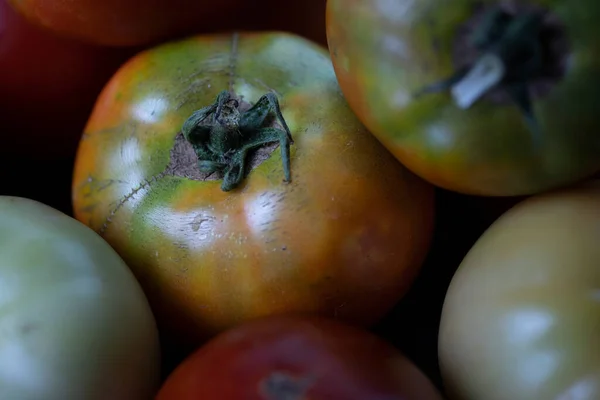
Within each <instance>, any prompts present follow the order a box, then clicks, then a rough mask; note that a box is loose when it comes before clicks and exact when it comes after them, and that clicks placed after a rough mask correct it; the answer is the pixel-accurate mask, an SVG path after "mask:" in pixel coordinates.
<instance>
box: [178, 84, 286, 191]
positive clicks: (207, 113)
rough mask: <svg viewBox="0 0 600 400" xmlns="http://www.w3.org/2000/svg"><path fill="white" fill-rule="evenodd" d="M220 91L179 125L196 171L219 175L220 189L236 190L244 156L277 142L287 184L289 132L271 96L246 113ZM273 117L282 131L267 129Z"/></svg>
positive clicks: (235, 100) (233, 99)
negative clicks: (212, 100) (271, 116)
mask: <svg viewBox="0 0 600 400" xmlns="http://www.w3.org/2000/svg"><path fill="white" fill-rule="evenodd" d="M240 105H241V104H240V102H239V101H238V100H237V99H235V98H234V97H233V95H232V94H231V93H230V92H229V91H227V90H224V91H222V92H221V93H219V95H218V96H217V98H216V100H215V102H214V103H213V104H212V105H210V106H207V107H204V108H202V109H200V110H198V111H196V112H194V113H193V114H192V115H191V116H190V117H189V118H188V119H187V120H186V121H185V123H184V124H183V127H182V129H181V130H182V133H183V136H184V137H185V139H186V140H187V141H188V142H189V143H190V144H191V145H192V147H193V148H194V151H195V152H196V155H197V157H198V168H199V170H200V171H201V172H205V173H209V174H212V173H215V172H216V173H223V174H224V175H223V182H222V184H221V189H222V190H223V191H225V192H227V191H230V190H232V189H234V188H236V187H237V186H238V185H239V184H240V182H241V181H242V180H243V178H244V174H245V170H246V161H247V158H248V153H249V152H250V151H252V150H255V149H257V148H259V147H262V146H264V145H266V144H269V143H273V142H279V144H280V149H281V159H282V162H283V171H284V175H285V182H289V181H290V180H291V173H290V145H291V144H293V143H294V141H293V139H292V135H291V133H290V129H289V128H288V126H287V123H286V122H285V119H284V118H283V115H282V114H281V110H280V107H279V101H278V100H277V96H275V94H273V93H267V94H265V95H264V96H262V97H261V98H260V99H258V101H257V102H256V104H254V105H253V106H252V107H250V108H249V109H247V110H245V111H242V110H240ZM271 113H272V114H274V115H275V117H277V120H278V121H279V123H280V124H281V126H282V127H283V129H279V128H275V127H270V126H267V117H268V116H269V114H271Z"/></svg>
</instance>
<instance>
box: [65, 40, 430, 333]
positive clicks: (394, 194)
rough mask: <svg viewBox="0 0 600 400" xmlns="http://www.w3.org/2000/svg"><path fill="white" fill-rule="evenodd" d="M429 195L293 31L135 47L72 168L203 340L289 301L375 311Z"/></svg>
mask: <svg viewBox="0 0 600 400" xmlns="http://www.w3.org/2000/svg"><path fill="white" fill-rule="evenodd" d="M433 194H434V192H433V187H432V186H431V185H429V184H427V183H425V182H424V181H423V180H421V179H420V178H418V177H416V176H415V175H414V174H412V173H411V172H409V171H408V170H407V169H406V168H404V167H403V166H402V165H401V164H400V163H399V162H398V161H397V160H396V159H395V158H394V157H393V156H392V155H391V154H389V152H388V151H387V150H386V149H385V148H384V147H383V146H382V145H381V144H380V143H378V142H377V140H376V139H375V138H374V137H373V136H372V135H371V134H369V132H368V131H367V130H366V129H365V128H364V127H363V126H362V125H361V124H360V122H359V121H358V120H357V119H356V117H355V116H354V115H353V113H352V111H351V110H350V109H349V108H348V106H347V104H346V102H345V100H344V98H343V96H342V94H341V92H340V90H339V86H338V85H337V82H336V78H335V74H334V71H333V68H332V65H331V60H330V58H329V55H328V53H327V51H326V49H324V48H322V47H320V46H318V45H315V44H314V43H311V42H310V41H307V40H305V39H303V38H300V37H298V36H295V35H290V34H285V33H279V32H271V33H268V32H262V33H245V34H237V33H233V34H218V35H206V36H195V37H190V38H188V39H185V40H182V41H176V42H171V43H167V44H164V45H161V46H158V47H155V48H152V49H149V50H147V51H145V52H142V53H140V54H139V55H138V56H136V57H135V58H133V59H131V60H130V61H129V62H128V63H126V64H125V65H124V66H123V67H122V68H121V69H120V71H118V73H117V74H116V75H115V76H114V77H113V78H112V79H111V81H110V82H109V83H108V84H107V86H106V87H105V89H104V91H103V93H102V94H101V95H100V97H99V99H98V101H97V103H96V106H95V109H94V111H93V113H92V115H91V117H90V119H89V121H88V124H87V127H86V129H85V132H84V134H83V137H82V140H81V143H80V146H79V150H78V154H77V160H76V163H75V173H74V179H73V203H74V212H75V216H76V218H77V219H78V220H80V221H82V222H83V223H85V224H87V225H88V226H90V227H91V228H92V229H94V230H95V231H96V232H98V233H99V234H100V235H102V237H103V238H105V239H106V240H107V241H108V242H109V243H110V244H111V245H112V246H113V247H114V248H115V249H116V250H117V251H118V252H119V254H120V255H121V256H122V257H123V258H124V259H125V261H126V262H127V263H128V265H129V266H130V267H131V268H132V270H133V271H134V273H135V274H136V277H137V278H138V279H139V281H140V282H141V284H142V286H143V287H144V289H145V291H146V293H147V295H148V296H149V299H150V301H151V304H152V306H153V309H154V311H155V314H156V315H157V318H158V319H159V325H161V327H162V328H163V329H164V330H165V331H169V332H171V333H172V334H173V335H174V337H178V338H180V339H181V338H184V337H185V338H186V339H189V340H191V341H192V342H194V343H197V341H198V340H203V339H204V338H206V337H209V336H212V335H214V334H216V333H218V332H220V331H222V330H224V329H227V328H230V327H232V326H234V325H236V324H238V323H241V322H243V321H246V320H248V319H250V318H254V317H259V316H266V315H272V314H280V313H290V312H309V313H314V314H318V315H324V316H332V317H336V318H339V319H341V320H343V321H349V322H352V323H357V324H361V325H370V324H372V323H374V322H376V321H377V320H379V319H380V318H381V317H382V316H383V315H384V314H385V313H387V312H388V311H389V310H390V309H391V307H392V306H393V305H394V304H395V303H396V302H397V301H398V300H399V299H400V298H401V297H402V296H403V294H404V293H405V292H406V291H407V289H408V288H409V286H410V285H411V283H412V281H413V279H414V277H415V276H416V274H417V273H418V270H419V269H420V266H421V264H422V262H423V260H424V257H425V255H426V252H427V250H428V247H429V243H430V239H431V234H432V229H433V214H434V207H433V202H434V197H433ZM181 340H184V339H181Z"/></svg>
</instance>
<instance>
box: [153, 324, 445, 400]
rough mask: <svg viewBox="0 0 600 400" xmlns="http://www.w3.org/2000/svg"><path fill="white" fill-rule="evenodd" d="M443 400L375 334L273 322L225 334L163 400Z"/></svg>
mask: <svg viewBox="0 0 600 400" xmlns="http://www.w3.org/2000/svg"><path fill="white" fill-rule="evenodd" d="M200 398H201V399H206V400H213V399H214V400H229V399H232V400H233V399H246V400H254V399H256V400H263V399H310V400H325V399H327V400H338V399H339V400H354V399H356V400H359V399H360V400H363V399H369V400H384V399H385V400H387V399H406V400H441V399H442V397H441V396H440V395H439V393H438V392H437V390H436V389H435V387H434V386H433V384H432V383H431V382H430V381H429V380H428V379H427V377H426V376H425V375H424V374H423V373H422V372H421V371H420V370H419V369H418V368H417V367H416V366H415V365H414V364H412V362H410V361H409V360H408V359H407V358H405V357H404V356H403V355H402V354H400V353H399V352H398V351H397V350H396V349H395V348H393V347H392V346H391V345H389V344H387V343H386V342H384V341H382V340H381V339H379V338H378V337H377V336H375V335H373V334H372V333H369V332H366V331H362V330H358V329H356V328H353V327H350V326H346V325H343V324H340V323H338V322H334V321H332V320H326V319H320V318H319V319H318V318H307V317H275V318H274V317H270V318H264V319H260V320H257V321H252V322H250V323H246V324H244V325H242V326H238V327H236V328H234V329H232V330H230V331H228V332H225V333H223V334H221V335H220V336H218V337H216V338H215V339H213V340H212V341H210V342H209V343H208V344H206V345H205V346H203V347H201V348H200V349H199V350H197V351H196V352H195V353H194V354H192V355H191V356H190V357H188V358H187V359H186V360H185V361H184V362H183V363H182V364H180V365H179V366H178V367H177V369H176V370H175V371H174V372H173V373H172V374H171V375H170V376H169V377H168V378H167V380H166V382H165V384H164V385H163V387H162V388H161V390H160V392H159V393H158V396H157V397H156V400H192V399H200Z"/></svg>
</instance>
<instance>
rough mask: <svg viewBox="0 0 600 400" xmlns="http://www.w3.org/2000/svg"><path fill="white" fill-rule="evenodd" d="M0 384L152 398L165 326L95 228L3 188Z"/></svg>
mask: <svg viewBox="0 0 600 400" xmlns="http://www.w3.org/2000/svg"><path fill="white" fill-rule="evenodd" d="M0 284H1V286H2V290H1V291H0V293H1V295H0V332H2V334H1V335H0V393H2V398H6V399H22V400H29V399H31V400H33V399H42V398H43V399H47V400H55V399H56V400H58V399H61V400H62V399H74V398H77V399H86V400H92V399H109V398H110V399H115V400H119V399H123V400H125V399H127V400H134V399H140V400H141V399H148V398H150V397H151V396H153V395H154V394H155V392H156V390H157V389H158V383H159V382H158V379H159V367H160V362H159V356H160V354H159V346H158V334H157V330H156V325H155V321H154V318H153V316H152V313H151V311H150V307H149V304H148V302H147V300H146V298H145V296H144V294H143V292H142V290H141V288H140V286H139V284H138V283H137V282H136V280H135V278H134V277H133V275H132V274H131V272H130V270H129V269H128V268H127V266H126V265H125V263H124V262H123V260H122V259H121V258H119V256H118V255H117V254H116V253H115V251H114V250H113V249H111V248H110V246H109V245H108V244H107V243H106V242H104V241H103V240H102V239H101V238H100V237H99V236H98V235H97V234H96V233H94V232H93V231H92V230H91V229H89V228H87V227H85V226H84V225H82V224H80V223H79V222H77V221H76V220H74V219H73V218H71V217H68V216H67V215H65V214H62V213H61V212H59V211H56V210H55V209H53V208H50V207H48V206H46V205H44V204H42V203H38V202H36V201H33V200H29V199H26V198H20V197H9V196H0Z"/></svg>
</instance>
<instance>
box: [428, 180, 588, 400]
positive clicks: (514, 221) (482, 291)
mask: <svg viewBox="0 0 600 400" xmlns="http://www.w3.org/2000/svg"><path fill="white" fill-rule="evenodd" d="M599 242H600V182H595V183H591V184H590V185H586V186H582V187H574V188H571V189H569V190H563V191H556V192H552V193H547V194H544V195H537V196H533V197H530V198H529V199H527V200H525V201H523V202H522V203H519V204H518V205H517V206H515V207H514V208H512V209H511V210H509V211H508V212H506V213H505V214H504V215H502V216H501V217H500V218H499V219H498V220H497V221H496V222H494V224H492V226H491V227H490V228H489V229H488V230H487V231H486V232H485V233H484V234H483V236H481V238H480V239H479V240H478V241H477V243H476V244H475V245H474V246H473V248H472V249H471V250H470V251H469V253H468V254H467V256H466V257H465V259H464V260H463V262H462V263H461V265H460V267H459V268H458V271H457V272H456V274H455V276H454V278H453V279H452V282H451V284H450V287H449V289H448V292H447V294H446V299H445V302H444V307H443V311H442V319H441V326H440V331H439V357H440V368H441V372H442V376H443V378H444V386H445V387H446V389H447V392H448V395H449V396H450V398H451V399H453V400H479V399H486V400H505V399H515V400H516V399H518V400H540V399H557V400H562V399H565V400H566V399H582V400H588V399H589V400H592V399H598V398H600V375H599V374H598V371H600V353H599V352H598V350H597V349H598V346H599V345H600V331H599V329H600V307H599V294H600V247H599V246H598V243H599Z"/></svg>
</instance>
